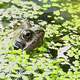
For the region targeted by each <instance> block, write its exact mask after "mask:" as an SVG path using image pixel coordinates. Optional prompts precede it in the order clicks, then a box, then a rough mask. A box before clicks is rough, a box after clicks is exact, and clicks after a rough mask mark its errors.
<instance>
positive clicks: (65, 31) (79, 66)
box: [0, 0, 80, 80]
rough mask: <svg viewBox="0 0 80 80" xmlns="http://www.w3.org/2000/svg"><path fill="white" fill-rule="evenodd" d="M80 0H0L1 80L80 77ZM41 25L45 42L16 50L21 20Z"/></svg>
mask: <svg viewBox="0 0 80 80" xmlns="http://www.w3.org/2000/svg"><path fill="white" fill-rule="evenodd" d="M79 2H80V1H79V0H76V1H75V0H66V1H65V0H43V1H40V0H39V1H37V0H27V1H26V0H0V80H80V4H79ZM27 19H28V20H29V21H31V22H34V23H35V24H38V25H40V26H41V27H42V28H43V29H44V31H45V36H44V42H43V45H42V46H41V47H39V48H36V49H35V50H33V51H32V52H30V53H28V52H26V51H22V50H14V49H13V43H14V40H15V38H16V37H17V35H18V34H19V33H18V30H19V28H20V24H21V22H24V20H27Z"/></svg>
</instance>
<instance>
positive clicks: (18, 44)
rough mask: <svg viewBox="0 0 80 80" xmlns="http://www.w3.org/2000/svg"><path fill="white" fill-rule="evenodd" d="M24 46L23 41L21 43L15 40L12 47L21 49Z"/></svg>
mask: <svg viewBox="0 0 80 80" xmlns="http://www.w3.org/2000/svg"><path fill="white" fill-rule="evenodd" d="M24 47H25V44H24V43H21V42H19V41H16V43H15V45H14V49H16V50H18V49H23V48H24Z"/></svg>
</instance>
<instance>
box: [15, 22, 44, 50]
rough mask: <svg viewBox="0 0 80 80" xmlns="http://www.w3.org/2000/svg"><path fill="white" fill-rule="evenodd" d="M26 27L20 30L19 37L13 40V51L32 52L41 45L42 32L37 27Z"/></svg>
mask: <svg viewBox="0 0 80 80" xmlns="http://www.w3.org/2000/svg"><path fill="white" fill-rule="evenodd" d="M27 26H28V24H27ZM27 26H26V25H25V26H24V27H23V28H22V30H21V32H20V35H19V37H18V38H17V39H16V40H15V44H14V49H22V50H27V51H32V50H33V49H35V48H37V47H38V46H40V45H41V44H42V42H43V37H44V30H43V29H42V28H41V27H40V26H39V25H34V26H31V27H27Z"/></svg>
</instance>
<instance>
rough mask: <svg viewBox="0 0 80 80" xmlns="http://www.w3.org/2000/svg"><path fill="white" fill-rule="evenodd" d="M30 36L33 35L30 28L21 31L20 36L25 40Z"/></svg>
mask: <svg viewBox="0 0 80 80" xmlns="http://www.w3.org/2000/svg"><path fill="white" fill-rule="evenodd" d="M32 36H33V32H32V31H30V30H27V31H23V33H22V38H23V39H25V40H26V41H29V40H31V39H32Z"/></svg>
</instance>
